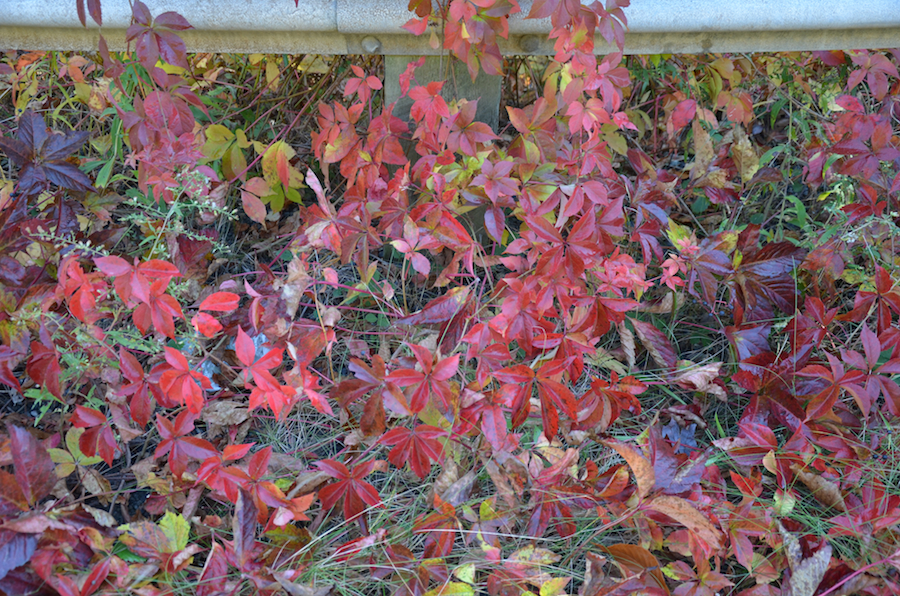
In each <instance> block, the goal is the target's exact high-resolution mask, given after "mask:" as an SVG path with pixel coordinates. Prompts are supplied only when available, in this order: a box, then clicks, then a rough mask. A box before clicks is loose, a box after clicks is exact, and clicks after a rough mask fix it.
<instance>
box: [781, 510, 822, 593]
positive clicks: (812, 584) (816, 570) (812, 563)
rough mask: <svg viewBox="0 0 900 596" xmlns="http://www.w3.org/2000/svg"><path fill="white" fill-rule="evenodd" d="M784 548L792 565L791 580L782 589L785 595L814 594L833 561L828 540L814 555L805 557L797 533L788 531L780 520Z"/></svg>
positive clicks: (789, 563)
mask: <svg viewBox="0 0 900 596" xmlns="http://www.w3.org/2000/svg"><path fill="white" fill-rule="evenodd" d="M778 528H779V530H780V531H781V538H782V539H783V540H784V549H785V552H786V553H787V559H788V565H790V567H791V571H792V573H791V578H790V582H789V583H788V584H787V585H785V586H784V588H783V589H782V592H781V593H782V595H783V596H813V595H814V594H815V593H816V590H817V589H818V588H819V584H821V583H822V578H823V577H825V572H826V571H828V564H829V563H830V562H831V552H832V548H831V545H830V544H828V543H827V542H826V543H825V546H823V547H822V548H820V549H819V550H818V551H817V552H816V553H815V554H814V555H813V556H811V557H809V558H807V559H804V558H803V547H801V546H800V540H799V539H798V538H797V536H796V535H794V534H792V533H790V532H788V531H787V530H785V529H784V526H783V525H781V522H780V521H779V522H778Z"/></svg>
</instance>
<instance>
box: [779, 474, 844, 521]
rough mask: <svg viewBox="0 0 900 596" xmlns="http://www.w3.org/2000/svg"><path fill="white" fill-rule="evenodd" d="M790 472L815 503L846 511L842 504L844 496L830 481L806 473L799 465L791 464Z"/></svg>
mask: <svg viewBox="0 0 900 596" xmlns="http://www.w3.org/2000/svg"><path fill="white" fill-rule="evenodd" d="M791 471H792V472H794V474H796V475H797V479H798V480H800V482H802V483H803V484H804V485H805V486H806V488H808V489H809V490H810V492H811V493H812V494H813V496H814V497H815V498H816V500H817V501H819V502H820V503H822V504H823V505H826V506H828V507H834V508H835V509H838V510H840V511H844V512H846V511H847V506H846V504H845V503H844V495H842V494H841V489H840V488H839V487H838V485H836V484H835V483H834V482H832V481H831V480H828V479H827V478H824V477H822V476H820V475H818V474H813V473H812V472H808V471H807V470H806V469H805V468H803V467H802V466H800V465H799V464H791Z"/></svg>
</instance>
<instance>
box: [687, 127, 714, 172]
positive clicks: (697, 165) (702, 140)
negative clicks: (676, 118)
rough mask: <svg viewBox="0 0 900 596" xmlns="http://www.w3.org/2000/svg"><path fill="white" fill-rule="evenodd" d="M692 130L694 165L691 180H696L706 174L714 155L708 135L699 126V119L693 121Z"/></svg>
mask: <svg viewBox="0 0 900 596" xmlns="http://www.w3.org/2000/svg"><path fill="white" fill-rule="evenodd" d="M692 130H693V131H694V165H693V167H692V168H691V178H692V179H694V180H696V179H697V178H701V177H702V176H703V175H704V174H706V171H707V170H708V169H709V166H710V164H711V163H712V162H713V159H714V158H715V156H716V154H715V151H714V150H713V144H712V140H711V139H710V138H709V133H708V132H706V129H705V128H703V125H702V124H700V119H699V118H695V119H694V123H693V126H692Z"/></svg>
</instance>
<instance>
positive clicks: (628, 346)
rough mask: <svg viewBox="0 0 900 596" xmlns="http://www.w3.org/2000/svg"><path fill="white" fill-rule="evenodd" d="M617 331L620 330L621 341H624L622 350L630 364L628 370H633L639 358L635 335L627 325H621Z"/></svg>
mask: <svg viewBox="0 0 900 596" xmlns="http://www.w3.org/2000/svg"><path fill="white" fill-rule="evenodd" d="M617 329H618V330H619V339H620V340H621V341H622V350H623V351H624V352H625V360H626V362H628V368H629V369H632V368H634V363H635V360H636V358H637V356H636V352H635V346H634V333H632V332H631V329H629V328H628V326H626V325H625V323H620V324H619V325H618V326H617Z"/></svg>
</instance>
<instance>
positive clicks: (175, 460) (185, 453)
mask: <svg viewBox="0 0 900 596" xmlns="http://www.w3.org/2000/svg"><path fill="white" fill-rule="evenodd" d="M196 419H197V415H196V414H193V413H191V412H190V411H187V410H184V411H182V412H181V413H180V414H178V416H176V417H175V420H169V419H168V418H163V417H162V416H160V415H159V414H157V415H156V428H157V430H158V431H159V436H160V438H161V439H162V440H161V441H160V443H159V445H157V446H156V451H155V452H154V454H153V457H154V459H159V458H160V457H162V456H163V455H168V456H169V468H170V469H171V470H172V473H173V474H174V475H175V477H176V478H179V479H180V478H181V477H182V475H184V472H185V471H186V470H187V463H188V459H194V460H198V461H203V460H206V459H209V458H210V457H217V456H218V454H219V452H218V450H217V449H216V448H215V447H213V445H212V443H210V442H209V441H207V440H206V439H201V438H200V437H196V436H192V435H191V434H190V433H192V432H193V431H194V421H195V420H196Z"/></svg>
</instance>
